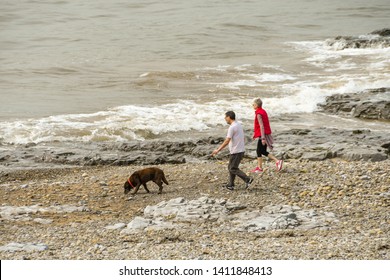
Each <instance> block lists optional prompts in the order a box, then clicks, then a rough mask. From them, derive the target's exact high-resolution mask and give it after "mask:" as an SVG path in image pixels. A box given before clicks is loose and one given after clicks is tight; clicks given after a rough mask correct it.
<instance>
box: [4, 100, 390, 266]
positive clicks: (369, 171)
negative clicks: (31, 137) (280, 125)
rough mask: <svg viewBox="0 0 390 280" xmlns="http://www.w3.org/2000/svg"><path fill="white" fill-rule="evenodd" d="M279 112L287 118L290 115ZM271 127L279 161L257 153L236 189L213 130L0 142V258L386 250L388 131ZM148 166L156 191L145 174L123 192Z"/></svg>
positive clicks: (251, 152)
mask: <svg viewBox="0 0 390 280" xmlns="http://www.w3.org/2000/svg"><path fill="white" fill-rule="evenodd" d="M353 101H354V102H356V100H353ZM331 102H333V105H332V106H333V107H331V108H330V110H334V106H338V105H337V101H336V105H335V101H334V99H331ZM340 102H342V103H343V106H344V107H343V108H344V109H343V110H341V111H343V112H342V113H344V112H345V108H346V107H345V101H344V100H341V101H340ZM386 106H388V105H386ZM373 107H375V104H373ZM318 114H320V115H319V117H321V114H323V116H324V118H327V117H330V115H327V113H326V112H324V113H321V112H319V113H318ZM382 115H383V114H381V116H382ZM317 117H318V116H317ZM284 118H285V124H287V127H288V124H289V123H299V121H300V118H299V116H298V117H297V116H293V115H290V116H285V117H284ZM333 119H334V117H333ZM386 124H387V123H385V125H384V127H386ZM215 133H216V132H215ZM246 137H247V147H246V149H247V151H246V156H245V158H244V160H243V162H242V164H241V166H240V168H241V169H242V170H243V171H244V172H249V170H251V169H252V168H253V166H255V164H256V160H255V147H256V142H255V141H251V139H250V135H249V134H248V135H246ZM275 138H276V149H275V151H274V154H275V155H277V156H278V157H280V158H283V159H284V160H285V163H284V167H283V170H282V171H281V172H276V171H275V167H274V164H273V163H271V162H266V163H265V169H266V171H265V172H264V174H262V175H258V174H251V176H254V177H255V180H254V183H253V184H252V186H251V187H250V188H249V189H248V190H245V189H244V186H243V184H240V183H242V182H239V181H237V185H236V186H237V188H236V189H235V190H234V191H229V190H226V189H224V188H222V187H221V186H222V185H223V184H224V183H226V180H227V155H228V154H227V153H228V152H227V151H226V150H225V151H224V153H221V155H219V156H218V158H214V159H211V158H210V153H211V151H212V150H213V149H214V148H215V147H216V146H217V145H218V144H219V143H221V142H222V141H223V140H224V138H223V137H220V136H212V135H209V136H208V137H207V138H199V139H195V140H194V139H193V140H185V141H184V140H183V141H167V140H151V141H145V142H140V141H134V142H127V143H84V144H82V143H50V145H47V144H45V143H41V144H33V143H32V144H27V145H18V146H16V145H15V146H14V147H13V148H14V149H12V150H11V149H7V148H5V149H4V151H3V153H2V156H1V158H0V163H1V165H2V169H1V171H0V174H1V176H0V204H1V206H0V217H1V224H2V227H1V228H0V230H1V235H2V240H1V242H0V257H1V259H14V260H17V259H105V260H110V259H149V260H151V259H199V260H207V259H214V260H216V259H225V260H230V259H240V260H248V259H275V260H291V259H296V260H298V259H305V260H310V259H347V260H357V259H359V260H360V259H367V260H373V259H379V260H386V259H389V258H390V247H389V245H388V240H389V238H390V220H389V217H388V208H389V206H390V179H389V178H390V173H389V170H390V159H389V154H390V139H389V134H388V131H386V129H378V130H376V129H356V128H355V127H351V128H350V129H345V128H334V127H333V126H332V125H329V126H323V127H316V126H313V127H311V126H310V123H309V124H308V125H307V124H306V127H305V126H304V124H303V126H302V124H301V125H300V126H292V128H289V129H285V130H278V131H277V132H276V133H275ZM3 148H4V147H3ZM147 166H158V167H160V168H161V169H163V170H164V172H165V174H166V177H167V179H168V181H169V185H168V186H165V187H164V190H163V194H161V195H158V194H157V187H156V186H155V185H154V184H153V183H149V184H148V187H149V189H150V190H151V193H150V194H147V193H146V192H145V191H144V190H143V189H140V191H139V192H138V193H137V195H135V196H131V195H124V194H123V184H124V182H125V180H126V179H127V178H128V176H129V175H130V174H131V173H133V172H134V171H136V170H138V169H141V168H144V167H147ZM237 180H239V179H237Z"/></svg>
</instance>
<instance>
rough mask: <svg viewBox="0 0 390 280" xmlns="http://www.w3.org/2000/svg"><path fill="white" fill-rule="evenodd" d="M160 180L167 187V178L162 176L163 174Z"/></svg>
mask: <svg viewBox="0 0 390 280" xmlns="http://www.w3.org/2000/svg"><path fill="white" fill-rule="evenodd" d="M161 179H162V181H163V182H164V183H165V184H167V185H169V184H168V181H167V178H165V175H164V174H163V176H162V178H161Z"/></svg>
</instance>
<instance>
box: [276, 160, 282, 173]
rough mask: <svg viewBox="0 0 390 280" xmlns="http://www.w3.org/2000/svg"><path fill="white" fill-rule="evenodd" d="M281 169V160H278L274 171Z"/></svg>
mask: <svg viewBox="0 0 390 280" xmlns="http://www.w3.org/2000/svg"><path fill="white" fill-rule="evenodd" d="M282 167H283V160H278V161H277V162H276V171H280V170H282Z"/></svg>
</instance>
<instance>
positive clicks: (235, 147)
mask: <svg viewBox="0 0 390 280" xmlns="http://www.w3.org/2000/svg"><path fill="white" fill-rule="evenodd" d="M225 120H226V123H227V124H228V125H229V129H228V133H227V136H226V139H225V141H224V142H223V143H222V145H221V146H220V147H219V148H218V149H216V150H214V151H213V152H212V154H211V155H212V156H215V155H216V154H218V153H219V152H220V151H221V150H222V149H223V148H225V147H226V146H227V145H229V151H230V157H229V166H228V170H229V183H228V184H227V185H226V186H225V187H226V188H227V189H228V190H231V191H232V190H234V180H235V178H236V176H238V177H240V178H241V179H242V180H243V181H244V182H245V188H246V189H247V188H249V186H250V184H251V183H252V182H253V178H251V177H249V176H247V175H246V174H245V173H244V172H242V171H241V170H240V169H239V168H238V166H239V165H240V162H241V160H242V158H243V157H244V152H245V136H244V130H243V129H242V126H241V124H240V123H238V122H237V121H236V114H235V113H234V112H233V111H228V112H226V113H225Z"/></svg>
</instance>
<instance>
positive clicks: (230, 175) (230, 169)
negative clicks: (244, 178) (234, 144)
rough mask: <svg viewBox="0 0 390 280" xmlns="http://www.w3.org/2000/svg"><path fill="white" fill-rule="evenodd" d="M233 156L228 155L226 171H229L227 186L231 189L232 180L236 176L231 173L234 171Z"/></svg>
mask: <svg viewBox="0 0 390 280" xmlns="http://www.w3.org/2000/svg"><path fill="white" fill-rule="evenodd" d="M235 161H236V159H235V155H230V156H229V165H228V170H229V183H228V186H231V187H233V186H234V180H235V179H236V174H234V173H233V172H232V170H234V164H235Z"/></svg>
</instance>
